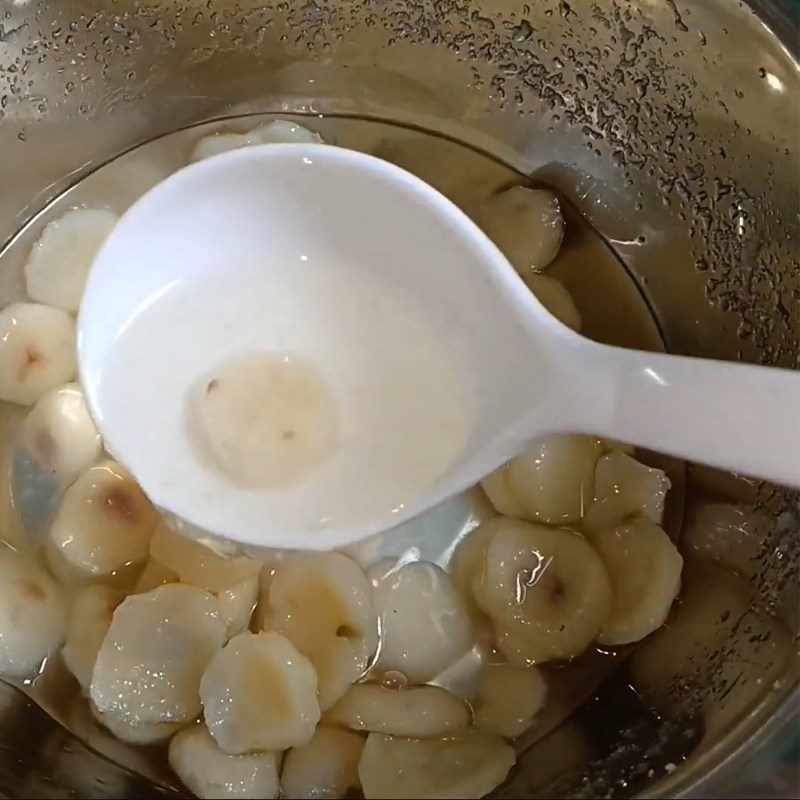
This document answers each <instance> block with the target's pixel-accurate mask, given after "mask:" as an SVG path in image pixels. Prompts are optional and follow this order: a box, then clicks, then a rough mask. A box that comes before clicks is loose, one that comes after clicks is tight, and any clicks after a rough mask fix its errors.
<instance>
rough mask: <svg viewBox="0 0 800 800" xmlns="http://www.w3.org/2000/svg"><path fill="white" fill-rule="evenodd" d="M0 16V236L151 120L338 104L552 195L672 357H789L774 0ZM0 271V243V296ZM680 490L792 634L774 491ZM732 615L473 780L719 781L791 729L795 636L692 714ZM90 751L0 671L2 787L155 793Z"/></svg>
mask: <svg viewBox="0 0 800 800" xmlns="http://www.w3.org/2000/svg"><path fill="white" fill-rule="evenodd" d="M2 8H3V9H4V10H0V187H2V191H1V192H0V242H2V241H5V240H11V239H12V237H13V236H14V234H15V233H16V232H17V231H18V230H19V229H20V228H21V227H22V226H23V225H24V224H25V223H26V222H28V221H29V220H30V219H31V218H32V217H33V216H34V215H36V214H37V213H38V212H39V211H40V210H41V209H42V208H43V207H44V206H45V205H46V204H47V202H48V201H49V200H50V199H52V198H53V197H55V196H56V195H58V194H59V193H60V192H61V191H63V190H64V189H66V188H68V187H69V186H70V185H72V184H73V183H75V182H76V181H77V180H78V179H80V178H81V177H82V176H83V175H85V174H87V173H89V172H90V171H91V170H92V169H94V168H95V167H97V166H98V165H100V164H102V163H104V162H105V161H107V160H109V159H110V158H112V157H114V156H115V155H117V154H119V153H121V152H123V151H126V150H128V149H130V148H132V147H134V146H135V145H137V144H140V143H142V142H144V141H147V140H149V139H152V138H154V137H156V136H159V135H160V134H163V133H166V132H169V131H172V130H175V129H177V128H180V127H183V126H187V125H190V124H193V123H196V122H200V121H205V120H211V119H214V118H217V117H222V116H228V115H232V114H237V113H246V112H256V111H258V112H261V111H264V112H268V111H278V112H283V113H287V112H299V113H314V114H330V113H348V114H352V115H360V116H363V117H366V118H371V119H384V120H390V121H394V122H400V123H408V124H412V125H415V126H421V127H424V128H426V129H430V130H433V131H436V132H439V133H441V134H444V135H447V136H452V137H454V138H456V139H458V140H460V141H463V142H467V143H470V144H473V145H475V146H476V147H480V148H482V149H484V150H486V151H488V152H491V153H493V154H494V155H496V156H497V157H499V158H502V159H503V160H504V161H505V162H507V163H508V164H510V165H513V166H515V167H516V168H517V169H519V170H520V171H521V172H523V173H527V174H529V175H531V176H533V177H534V178H537V179H541V180H543V181H545V182H547V183H549V184H551V185H554V186H555V187H557V188H558V189H559V190H560V191H561V192H563V193H564V194H565V195H566V196H567V197H568V198H569V199H570V200H571V202H572V203H573V204H574V205H575V206H576V207H577V208H578V209H579V210H580V211H581V213H582V214H583V215H584V217H585V219H586V220H588V222H589V223H590V224H591V225H592V226H594V228H595V229H596V230H597V231H599V232H600V234H601V235H602V236H603V237H604V238H605V239H606V241H607V242H608V243H609V244H610V246H611V247H612V248H613V249H614V251H615V252H616V254H617V255H618V257H619V258H620V259H621V260H622V261H623V263H624V264H625V265H626V267H627V268H628V269H629V271H630V272H631V274H632V275H633V276H635V278H636V279H637V280H638V284H639V287H640V289H641V292H642V293H643V295H644V296H645V298H646V300H647V302H648V303H649V304H650V306H651V308H652V310H653V312H654V314H655V316H656V319H657V321H658V323H659V325H660V327H661V331H662V334H663V337H664V339H665V341H666V344H667V347H668V349H669V350H671V351H672V352H676V353H684V354H691V355H698V356H710V357H716V358H723V359H730V360H735V359H742V360H745V361H754V362H761V363H769V364H779V365H783V366H797V360H798V352H799V348H798V331H800V282H798V281H799V278H798V276H799V275H800V271H799V270H798V266H797V261H796V257H797V253H798V245H799V244H800V241H799V240H800V229H799V228H798V189H799V188H800V187H799V186H798V183H800V165H799V164H798V160H800V146H798V136H797V133H798V120H800V107H799V105H800V65H798V62H797V48H796V45H797V28H796V27H795V25H794V24H792V23H791V22H790V21H789V20H788V19H787V18H786V17H784V16H783V15H782V14H781V12H780V11H779V10H778V8H777V5H776V4H775V3H771V2H767V0H751V2H749V4H745V3H740V2H735V0H646V1H645V0H643V1H642V2H639V3H631V2H629V0H606V2H602V3H599V2H596V0H569V1H568V2H567V0H537V2H530V0H528V2H527V3H526V2H523V0H519V2H517V0H502V1H501V0H476V1H475V2H468V0H412V1H411V2H409V1H408V0H359V1H358V2H355V0H329V1H328V2H318V0H307V1H305V0H304V2H273V0H180V1H178V0H140V2H134V1H133V0H117V1H116V2H115V1H114V0H91V1H90V0H86V2H79V1H78V0H72V1H71V2H69V1H67V0H64V2H59V3H48V2H46V0H39V1H38V2H37V0H9V2H7V3H5V5H4V6H3V7H2ZM2 263H3V262H2V255H1V254H0V288H2V286H3V283H4V281H5V280H6V278H5V277H4V275H5V272H4V271H3V269H2ZM687 485H688V494H687V498H688V502H690V503H691V499H692V497H693V496H697V495H701V494H706V495H713V496H715V497H720V496H723V497H725V498H728V499H733V500H735V501H737V502H746V503H747V504H748V508H749V509H750V510H751V511H752V513H754V514H756V515H758V516H759V519H762V520H766V521H767V524H766V525H765V526H764V529H763V530H761V532H760V534H759V535H760V536H763V540H761V541H760V546H759V547H758V552H757V558H756V561H755V568H754V569H753V570H752V572H751V573H750V574H749V578H750V580H751V584H750V585H751V590H752V592H751V597H750V608H749V609H747V611H746V613H745V614H743V618H745V617H747V616H748V615H752V616H753V617H759V618H760V617H764V616H765V615H766V616H767V617H770V618H771V617H779V618H780V619H781V624H782V625H784V626H787V627H788V629H789V630H790V631H791V634H792V635H794V636H796V633H797V625H798V620H797V610H798V576H799V575H800V570H799V569H798V557H799V556H800V551H799V550H798V544H797V543H798V536H797V533H798V514H797V498H796V497H795V496H792V495H790V494H789V493H787V492H785V491H783V490H781V489H778V488H776V487H774V486H768V485H760V484H755V483H753V482H748V481H746V480H743V479H740V478H736V477H732V476H724V475H720V474H717V473H714V472H712V471H709V470H704V469H699V468H691V467H690V470H689V478H688V484H687ZM722 622H724V620H721V621H720V624H722ZM746 631H747V625H746V624H745V623H744V622H743V623H742V624H741V625H740V626H738V627H737V630H736V631H735V632H734V633H735V634H736V635H732V636H731V638H730V641H728V642H726V644H725V646H724V647H717V648H716V649H714V648H706V650H705V651H704V660H703V661H702V662H696V663H694V664H693V666H692V670H691V676H690V678H691V679H689V678H687V680H686V682H685V683H683V684H682V685H681V686H680V687H677V689H676V691H675V692H674V693H673V694H675V695H676V696H677V702H675V703H673V704H671V706H670V710H669V712H668V713H667V712H665V711H663V710H662V713H661V714H660V715H655V714H652V713H651V714H647V713H644V712H643V711H642V710H641V709H644V705H642V707H641V709H639V711H638V712H637V711H636V709H634V710H633V711H632V712H631V713H628V714H626V715H624V716H623V717H620V716H619V715H618V714H617V712H616V711H615V709H616V710H618V709H619V708H620V706H621V705H624V704H625V703H626V702H628V701H627V700H625V699H624V698H621V696H620V694H619V692H620V681H619V680H618V679H617V680H612V681H610V682H608V683H607V684H606V685H605V686H603V687H600V689H599V690H598V692H597V694H596V696H595V698H594V699H592V700H591V701H590V702H589V704H587V706H585V707H584V708H583V709H582V710H581V711H580V712H579V715H582V724H583V726H584V729H586V728H587V727H588V728H592V726H595V727H596V726H597V725H599V724H600V722H602V727H601V728H600V735H599V737H598V741H596V742H594V745H595V746H594V747H588V748H580V749H579V750H578V751H577V752H578V755H575V752H576V751H575V750H574V749H573V750H570V749H569V746H568V745H569V741H570V737H571V735H572V731H573V729H574V726H575V725H576V723H575V722H570V721H567V722H566V723H564V725H562V726H561V727H560V728H557V729H556V730H555V731H554V732H553V733H552V734H551V735H550V736H548V737H546V738H545V739H543V740H541V741H539V742H538V743H536V744H535V745H534V746H533V747H531V748H530V749H529V750H528V751H527V753H525V754H524V755H523V756H522V757H521V760H520V763H519V765H518V767H517V769H516V770H515V771H514V772H513V773H512V775H511V777H510V779H509V781H508V783H507V785H506V786H504V787H501V789H499V790H498V795H499V796H509V797H518V796H523V795H525V796H528V795H537V794H538V795H542V796H553V795H554V794H556V793H559V794H566V795H580V796H598V795H600V796H606V795H608V796H613V795H623V796H626V795H630V794H634V793H642V794H646V795H647V796H675V795H676V794H681V795H686V796H702V795H709V794H715V793H720V792H724V788H721V787H723V786H724V783H723V782H724V780H725V779H726V778H730V776H732V775H737V776H738V775H740V769H741V768H742V764H743V763H744V762H745V761H746V760H747V759H748V758H749V757H750V756H751V755H752V754H753V753H754V751H756V750H757V749H759V748H763V747H764V746H766V745H767V744H769V743H770V742H771V741H773V740H774V739H775V737H776V736H780V735H784V736H785V733H784V734H781V731H786V730H787V726H789V727H788V729H792V728H794V729H796V721H795V720H794V718H793V716H792V715H793V714H794V713H795V712H796V709H797V706H798V688H797V684H798V670H797V660H796V655H797V654H796V647H792V648H791V650H792V651H795V652H794V653H793V657H791V658H789V659H788V660H781V661H780V662H778V661H775V662H774V663H773V662H772V661H770V656H769V653H768V654H767V656H766V662H765V661H764V660H763V659H762V660H760V661H759V662H758V669H759V670H761V671H763V674H764V675H765V676H768V681H766V680H765V681H764V682H763V683H764V685H761V682H760V681H759V680H756V681H754V682H753V691H752V693H751V695H748V699H747V701H746V702H745V703H744V705H742V706H741V707H740V708H738V713H737V714H736V715H735V717H734V718H731V720H730V722H729V724H728V725H726V726H724V728H723V729H722V730H717V731H716V732H712V733H713V735H711V734H710V733H709V730H708V729H706V730H705V732H703V730H702V723H699V725H700V727H699V728H698V721H697V720H698V708H707V707H708V705H709V703H711V704H713V703H714V702H716V700H715V698H717V699H719V700H720V702H721V700H722V699H724V697H725V696H726V695H727V693H728V692H730V690H731V687H732V686H735V685H736V684H737V683H739V684H741V681H742V680H744V681H745V683H746V682H747V680H748V676H749V677H750V678H752V670H749V671H748V668H747V667H748V664H752V653H753V647H754V643H753V637H748V636H747V635H742V634H743V633H746ZM758 635H759V636H761V637H762V641H760V643H761V644H763V636H764V634H763V632H762V633H761V634H758ZM767 638H768V637H767ZM795 641H796V639H795ZM762 652H763V648H762ZM776 658H777V656H776ZM637 708H638V707H637ZM637 713H638V714H639V716H637ZM680 742H683V744H682V745H680V746H678V744H676V743H680ZM686 742H689V744H688V745H687V744H686ZM565 753H571V755H570V757H569V758H566V757H564V754H565ZM676 753H677V754H678V755H677V756H676V755H675V754H676ZM110 756H111V757H110V758H105V757H103V756H100V755H99V754H98V753H96V752H95V751H94V750H92V749H91V748H90V747H87V746H86V745H84V744H83V743H82V742H80V741H79V740H78V739H76V738H75V737H73V736H72V735H71V734H70V733H69V732H67V731H66V730H65V729H64V728H62V727H61V726H60V725H58V724H57V723H56V722H54V721H53V720H52V719H51V718H50V717H49V716H47V715H46V714H45V713H44V712H42V711H41V710H39V709H38V708H37V707H36V706H35V705H33V704H32V703H31V702H30V701H29V700H28V699H27V698H25V697H24V695H22V694H21V693H19V692H18V690H16V689H14V688H12V687H9V686H6V685H4V684H0V792H2V793H3V794H4V795H5V796H13V797H23V796H26V797H28V796H39V797H44V796H67V795H69V796H82V797H121V796H127V797H144V796H161V795H173V794H174V792H173V791H172V790H171V789H170V788H168V787H165V786H160V785H159V784H158V783H157V782H153V781H151V780H148V779H147V778H145V777H142V776H140V775H137V774H136V773H135V771H131V770H129V769H128V768H127V767H124V766H120V765H118V764H117V763H114V760H117V761H120V762H126V755H125V754H124V753H122V752H120V753H111V754H110ZM543 764H547V765H548V766H551V767H553V768H551V769H542V765H543Z"/></svg>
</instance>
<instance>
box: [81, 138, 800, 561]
mask: <svg viewBox="0 0 800 800" xmlns="http://www.w3.org/2000/svg"><path fill="white" fill-rule="evenodd" d="M79 364H80V373H81V378H82V381H83V385H84V388H85V392H86V396H87V399H88V402H89V405H90V408H91V410H92V414H93V416H94V417H95V421H96V422H97V424H98V426H99V428H100V430H101V432H102V434H103V436H104V437H105V442H106V446H107V448H108V449H109V451H110V452H111V453H112V454H113V455H114V456H115V457H117V458H118V459H119V460H120V461H122V462H123V463H124V464H126V465H127V466H128V468H129V469H131V470H132V472H133V474H134V475H135V476H136V478H137V479H138V480H139V481H140V483H141V485H142V487H143V489H144V490H145V492H146V493H147V494H148V495H149V496H150V497H151V499H152V500H153V501H154V502H155V503H156V504H157V505H159V506H160V507H162V508H164V509H166V510H169V511H171V512H173V513H174V514H176V515H177V516H178V517H180V518H182V519H184V520H186V521H187V522H189V523H190V524H192V525H194V526H197V527H199V528H201V529H204V530H206V531H209V532H212V533H214V534H218V535H221V536H224V537H227V538H230V539H233V540H237V541H240V542H245V543H250V544H257V545H270V546H276V547H299V548H329V547H335V546H339V545H343V544H345V543H347V542H350V541H353V540H355V539H359V538H361V537H364V536H366V535H368V534H372V533H375V532H377V531H379V530H383V529H385V528H388V527H391V526H393V525H396V524H398V523H400V522H402V521H403V520H406V519H409V518H410V517H412V516H414V515H416V514H418V513H419V512H421V511H423V510H424V509H426V508H429V507H430V506H432V505H434V504H435V503H437V502H439V501H440V500H442V499H443V498H445V497H448V496H449V495H452V494H454V493H456V492H458V491H460V490H463V489H464V488H466V487H467V486H469V485H471V484H474V483H476V482H477V481H478V480H479V479H480V478H482V477H483V476H484V475H486V474H487V473H488V472H490V471H491V470H493V469H495V468H496V467H498V466H499V465H500V464H502V463H503V462H504V461H506V460H507V459H509V458H511V457H512V456H515V455H517V454H519V453H521V452H523V451H524V450H525V449H526V447H527V446H528V444H529V443H530V442H531V441H532V440H535V439H537V438H539V437H541V436H544V435H547V434H552V433H558V432H580V433H592V434H597V435H599V436H603V437H609V438H613V439H618V440H621V441H625V442H630V443H632V444H635V445H639V446H644V447H649V448H652V449H655V450H660V451H663V452H665V453H670V454H672V455H675V456H679V457H682V458H686V459H689V460H692V461H699V462H703V463H706V464H711V465H714V466H716V467H720V468H723V469H727V470H733V471H737V472H742V473H745V474H748V475H752V476H757V477H761V478H766V479H770V480H773V481H776V482H778V483H783V484H787V485H797V484H798V483H800V374H798V373H795V372H792V371H789V370H780V369H771V368H766V367H755V366H747V365H743V364H732V363H722V362H715V361H705V360H698V359H692V358H680V357H676V356H669V355H662V354H655V353H645V352H637V351H632V350H624V349H620V348H615V347H609V346H606V345H601V344H596V343H594V342H591V341H589V340H587V339H585V338H583V337H582V336H579V335H578V334H576V333H574V332H572V331H571V330H569V329H567V328H566V327H564V326H563V325H562V324H561V323H559V322H558V321H557V320H556V319H555V318H554V317H552V316H551V315H550V314H549V313H548V312H547V311H546V310H545V309H544V308H543V306H542V305H541V304H540V303H539V302H538V301H537V300H536V298H535V297H534V296H533V295H532V294H531V293H530V291H529V290H528V289H527V288H526V287H525V285H524V284H523V282H522V281H521V279H520V278H519V277H518V276H517V275H516V273H515V272H514V271H513V269H512V268H511V266H510V265H509V264H508V262H507V261H506V259H505V258H504V257H503V255H502V254H501V253H500V251H499V250H498V249H497V248H496V247H495V246H494V245H493V244H492V242H491V241H490V240H489V239H488V238H487V237H486V236H485V235H484V234H483V233H482V232H481V231H480V230H479V229H478V228H477V227H476V226H475V224H474V223H472V222H471V221H470V219H469V218H468V217H467V216H466V215H465V214H464V213H462V212H461V211H460V210H459V209H458V208H457V207H456V206H454V205H453V204H452V203H451V202H449V201H448V200H447V199H446V198H445V197H443V196H442V195H440V194H439V193H438V192H436V191H435V190H434V189H432V188H431V187H430V186H428V185H427V184H425V183H424V182H423V181H421V180H419V179H418V178H416V177H414V176H413V175H411V174H409V173H407V172H405V171H404V170H402V169H400V168H398V167H396V166H393V165H392V164H389V163H386V162H384V161H381V160H379V159H377V158H373V157H371V156H367V155H363V154H361V153H357V152H354V151H350V150H344V149H340V148H336V147H329V146H325V145H294V144H293V145H267V146H262V147H251V148H246V149H242V150H237V151H233V152H229V153H225V154H223V155H220V156H217V157H214V158H211V159H208V160H206V161H202V162H200V163H199V164H195V165H193V166H190V167H187V168H186V169H184V170H181V171H180V172H178V173H177V174H175V175H173V176H171V177H170V178H168V179H167V180H165V181H164V182H163V183H161V184H160V185H158V186H156V187H155V188H154V189H153V190H151V191H150V192H149V193H148V194H146V195H145V196H144V197H143V198H142V199H141V200H139V201H138V202H137V203H136V204H135V205H134V206H133V207H132V208H131V209H130V210H129V211H128V212H127V213H126V214H125V215H124V216H123V217H122V219H121V220H120V222H119V224H118V225H117V227H116V228H115V230H114V231H113V233H112V234H111V236H110V237H109V238H108V240H107V241H106V243H105V245H104V247H103V249H102V250H101V252H100V253H99V255H98V257H97V260H96V262H95V264H94V267H93V269H92V272H91V275H90V278H89V281H88V285H87V288H86V293H85V295H84V297H83V302H82V305H81V310H80V318H79Z"/></svg>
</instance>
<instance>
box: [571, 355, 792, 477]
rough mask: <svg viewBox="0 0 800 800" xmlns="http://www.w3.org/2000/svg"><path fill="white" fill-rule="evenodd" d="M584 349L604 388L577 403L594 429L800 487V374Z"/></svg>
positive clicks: (733, 470) (735, 470)
mask: <svg viewBox="0 0 800 800" xmlns="http://www.w3.org/2000/svg"><path fill="white" fill-rule="evenodd" d="M587 344H588V343H587ZM583 355H584V357H585V359H586V360H585V361H584V364H585V365H586V367H587V369H588V368H589V367H590V366H591V367H592V368H593V369H592V371H591V372H590V373H589V374H592V375H593V376H596V377H597V378H599V384H596V385H597V388H598V389H602V390H603V394H604V397H603V398H602V399H601V400H600V402H598V403H595V404H594V405H593V406H591V407H590V403H589V399H590V398H588V397H587V398H586V401H587V402H585V403H581V404H580V405H581V407H582V408H583V409H585V410H586V411H587V412H588V414H587V416H589V417H591V418H592V419H586V420H585V422H586V423H588V424H591V432H593V433H597V434H599V435H601V436H608V437H611V438H615V439H619V440H620V441H624V442H629V443H631V444H634V445H638V446H640V447H648V448H650V449H653V450H659V451H661V452H664V453H668V454H670V455H673V456H677V457H680V458H685V459H687V460H690V461H697V462H699V463H703V464H708V465H710V466H714V467H719V468H721V469H725V470H729V471H732V472H739V473H743V474H745V475H749V476H752V477H756V478H763V479H766V480H770V481H774V482H775V483H779V484H783V485H785V486H792V487H797V486H800V372H798V371H795V370H789V369H776V368H773V367H759V366H752V365H748V364H738V363H730V362H725V361H712V360H706V359H698V358H688V357H683V356H671V355H664V354H660V353H644V352H639V351H636V350H623V349H620V348H616V347H608V346H606V345H598V344H594V343H592V344H591V345H590V346H589V347H588V348H586V349H585V350H584V352H583ZM598 367H601V368H602V367H605V369H598ZM605 381H608V383H607V384H606V385H605V386H604V385H603V384H604V383H605ZM595 396H596V395H595ZM577 410H578V409H577V408H576V411H577ZM584 427H585V426H584ZM587 432H588V431H587Z"/></svg>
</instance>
